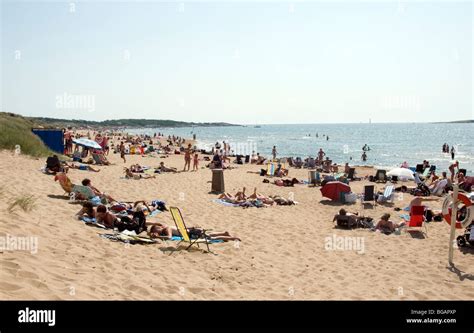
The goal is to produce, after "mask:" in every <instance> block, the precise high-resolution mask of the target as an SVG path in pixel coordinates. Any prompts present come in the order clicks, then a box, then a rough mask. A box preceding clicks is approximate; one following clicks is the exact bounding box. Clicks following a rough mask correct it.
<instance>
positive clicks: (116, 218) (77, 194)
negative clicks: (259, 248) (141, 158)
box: [55, 172, 240, 241]
mask: <svg viewBox="0 0 474 333" xmlns="http://www.w3.org/2000/svg"><path fill="white" fill-rule="evenodd" d="M55 180H56V181H59V183H60V184H61V187H62V188H63V189H64V191H65V192H67V193H68V194H70V197H71V199H72V200H74V201H75V202H80V203H82V208H81V209H80V210H79V211H78V212H77V214H76V216H77V218H79V219H81V220H83V221H84V222H87V223H89V224H92V225H95V226H100V227H103V228H106V229H114V230H117V231H120V232H121V231H124V230H128V231H134V232H135V234H137V235H139V234H140V233H143V232H147V234H148V236H149V237H150V238H160V239H171V238H172V236H181V235H180V233H179V231H178V229H177V228H176V227H174V226H168V225H166V224H164V223H158V222H150V221H147V220H146V219H147V216H153V215H154V214H155V213H157V212H158V211H161V212H162V211H167V210H168V209H167V207H166V205H165V203H164V202H163V201H160V200H153V201H149V202H147V201H145V200H140V201H135V202H133V203H132V202H123V201H118V200H116V199H115V198H113V197H111V196H110V195H108V194H106V193H104V192H102V191H100V190H99V189H98V188H96V187H95V186H94V185H93V184H92V182H91V180H90V179H87V178H86V179H83V180H82V182H81V185H74V184H73V183H72V182H71V180H70V179H69V178H68V176H67V175H66V174H65V173H62V172H60V173H57V174H56V176H55ZM188 232H189V235H190V237H197V238H199V237H200V236H202V235H203V229H202V228H200V227H191V228H188ZM201 234H202V235H201ZM205 237H206V238H208V239H209V240H223V241H230V240H238V241H240V239H239V238H238V237H234V236H232V235H231V234H230V233H229V232H227V231H224V232H212V233H206V234H205Z"/></svg>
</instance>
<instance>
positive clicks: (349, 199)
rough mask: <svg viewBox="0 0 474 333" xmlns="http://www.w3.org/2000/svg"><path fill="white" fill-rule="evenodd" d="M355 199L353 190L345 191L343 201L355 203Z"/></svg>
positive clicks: (355, 195)
mask: <svg viewBox="0 0 474 333" xmlns="http://www.w3.org/2000/svg"><path fill="white" fill-rule="evenodd" d="M356 201H357V194H355V193H353V192H349V193H346V196H345V202H346V203H355V202H356Z"/></svg>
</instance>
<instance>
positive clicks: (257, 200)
mask: <svg viewBox="0 0 474 333" xmlns="http://www.w3.org/2000/svg"><path fill="white" fill-rule="evenodd" d="M245 191H246V188H245V187H244V188H243V189H242V191H238V192H237V193H236V194H235V195H232V194H230V193H222V194H221V195H219V197H218V198H219V199H220V200H222V201H224V202H227V203H231V204H234V205H236V206H239V207H244V208H249V207H258V208H260V207H270V206H276V205H279V206H291V205H295V204H296V201H294V200H292V199H286V198H283V197H282V196H279V195H270V196H265V195H263V194H261V193H257V188H255V189H254V191H253V193H252V194H250V195H247V194H246V193H245Z"/></svg>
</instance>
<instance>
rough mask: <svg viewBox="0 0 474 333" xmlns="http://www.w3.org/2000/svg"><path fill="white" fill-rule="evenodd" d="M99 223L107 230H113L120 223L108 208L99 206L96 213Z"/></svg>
mask: <svg viewBox="0 0 474 333" xmlns="http://www.w3.org/2000/svg"><path fill="white" fill-rule="evenodd" d="M96 221H97V223H100V224H103V225H104V226H105V227H106V228H110V229H113V228H114V227H115V224H118V222H119V221H120V220H119V219H118V217H117V216H115V215H114V214H112V213H110V212H108V211H107V207H105V206H104V205H99V206H98V207H97V213H96Z"/></svg>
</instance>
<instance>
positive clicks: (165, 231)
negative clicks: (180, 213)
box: [147, 222, 241, 242]
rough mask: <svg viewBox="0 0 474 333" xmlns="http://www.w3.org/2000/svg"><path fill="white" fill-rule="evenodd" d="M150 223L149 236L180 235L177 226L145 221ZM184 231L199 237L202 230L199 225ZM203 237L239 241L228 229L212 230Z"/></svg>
mask: <svg viewBox="0 0 474 333" xmlns="http://www.w3.org/2000/svg"><path fill="white" fill-rule="evenodd" d="M147 225H151V228H150V231H149V232H148V235H149V236H150V238H159V239H171V238H172V237H173V236H177V237H182V235H181V233H180V232H179V230H178V228H176V227H175V226H168V225H166V224H164V223H159V222H158V223H147ZM186 231H187V232H188V234H189V237H190V238H191V239H196V238H201V237H202V236H203V233H204V230H203V229H202V228H199V227H190V228H186ZM205 237H206V238H207V239H208V240H223V241H225V242H227V241H239V242H240V241H241V239H240V238H238V237H234V236H232V235H231V234H230V233H229V232H228V231H224V232H212V233H209V234H206V235H205Z"/></svg>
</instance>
